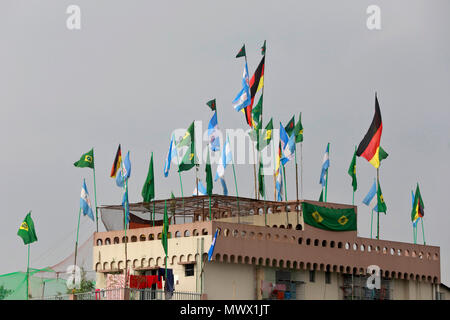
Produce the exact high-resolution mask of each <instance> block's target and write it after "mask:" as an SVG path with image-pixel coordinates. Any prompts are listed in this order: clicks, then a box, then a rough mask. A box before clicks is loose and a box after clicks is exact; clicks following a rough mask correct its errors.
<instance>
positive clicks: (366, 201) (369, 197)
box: [362, 179, 377, 211]
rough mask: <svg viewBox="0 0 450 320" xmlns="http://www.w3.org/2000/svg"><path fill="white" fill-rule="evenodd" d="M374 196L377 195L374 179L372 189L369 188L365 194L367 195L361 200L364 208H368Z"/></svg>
mask: <svg viewBox="0 0 450 320" xmlns="http://www.w3.org/2000/svg"><path fill="white" fill-rule="evenodd" d="M376 194H377V183H376V179H373V184H372V187H371V188H370V190H369V192H368V193H367V195H366V196H365V198H364V199H363V201H362V202H363V203H364V204H365V205H366V206H370V204H371V202H372V200H373V199H374V197H375V195H376ZM375 211H376V210H375Z"/></svg>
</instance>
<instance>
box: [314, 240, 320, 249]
mask: <svg viewBox="0 0 450 320" xmlns="http://www.w3.org/2000/svg"><path fill="white" fill-rule="evenodd" d="M318 245H319V239H314V246H315V247H317V246H318Z"/></svg>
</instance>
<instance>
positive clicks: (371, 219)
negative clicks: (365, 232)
mask: <svg viewBox="0 0 450 320" xmlns="http://www.w3.org/2000/svg"><path fill="white" fill-rule="evenodd" d="M372 224H373V208H372V215H371V216H370V239H372Z"/></svg>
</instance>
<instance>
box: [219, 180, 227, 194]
mask: <svg viewBox="0 0 450 320" xmlns="http://www.w3.org/2000/svg"><path fill="white" fill-rule="evenodd" d="M219 180H220V183H221V184H222V188H223V195H224V196H227V195H228V188H227V184H226V183H225V179H224V178H220V179H219Z"/></svg>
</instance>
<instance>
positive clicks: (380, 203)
mask: <svg viewBox="0 0 450 320" xmlns="http://www.w3.org/2000/svg"><path fill="white" fill-rule="evenodd" d="M386 209H387V208H386V203H385V202H384V197H383V193H382V192H381V187H380V181H378V188H377V207H376V210H375V209H374V210H375V211H376V212H384V214H386Z"/></svg>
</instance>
